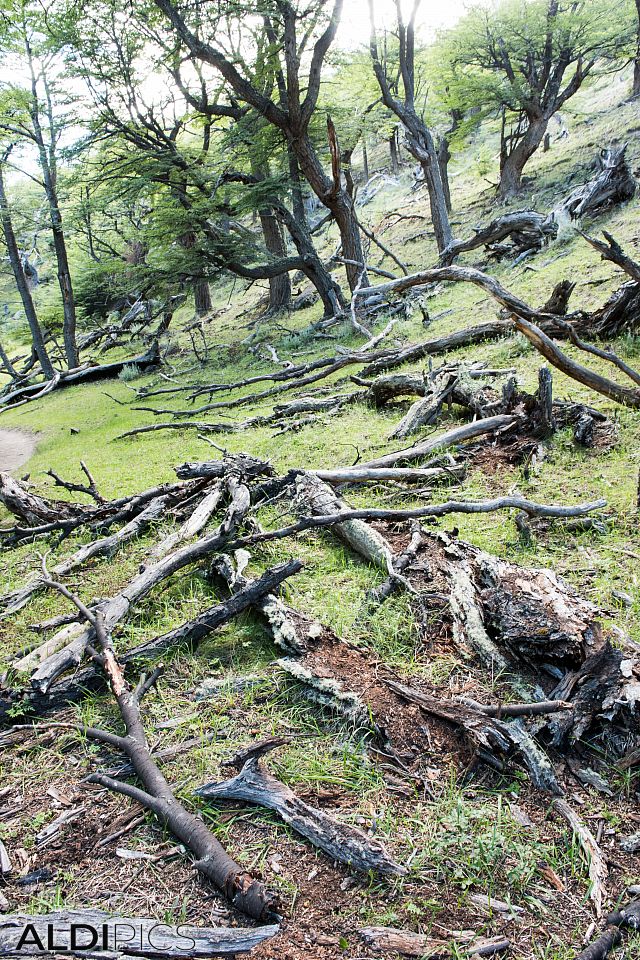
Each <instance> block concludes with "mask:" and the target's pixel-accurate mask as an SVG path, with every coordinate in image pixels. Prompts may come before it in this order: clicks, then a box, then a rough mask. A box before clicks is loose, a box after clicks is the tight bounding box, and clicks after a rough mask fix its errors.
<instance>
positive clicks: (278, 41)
mask: <svg viewBox="0 0 640 960" xmlns="http://www.w3.org/2000/svg"><path fill="white" fill-rule="evenodd" d="M154 2H155V4H156V6H157V7H158V8H159V9H160V10H161V11H162V12H163V13H164V15H165V16H166V17H167V19H168V20H169V22H170V23H171V24H172V26H173V28H174V30H175V31H176V33H177V34H178V36H179V37H180V38H181V39H182V41H183V42H184V43H185V45H186V46H187V47H188V49H189V50H190V51H191V54H192V56H193V57H194V58H195V59H196V60H199V61H201V62H203V63H207V64H209V65H210V66H212V67H214V68H215V70H217V71H218V72H219V73H220V75H221V76H223V77H224V78H225V80H226V81H227V83H228V84H229V87H230V88H231V89H232V90H233V92H234V94H235V96H236V97H237V98H238V99H239V100H240V101H241V102H243V103H246V104H249V105H250V106H252V107H253V108H254V109H255V110H257V111H258V113H260V114H261V115H262V116H263V117H264V118H265V119H266V120H267V121H268V122H269V123H270V124H272V125H273V126H274V127H275V128H276V129H277V130H278V131H279V132H280V134H281V135H282V137H283V138H284V139H285V141H286V144H287V147H288V148H289V150H290V151H291V153H292V154H294V155H295V159H296V161H297V164H298V167H299V169H300V171H301V172H302V174H303V175H304V176H305V178H306V179H307V182H308V183H309V185H310V186H311V189H312V190H313V191H314V192H315V194H316V195H317V196H318V198H319V199H320V201H321V202H322V203H323V204H324V205H325V206H326V207H327V208H328V209H329V210H330V211H331V213H332V214H333V217H334V219H335V221H336V223H337V225H338V229H339V231H340V237H341V240H342V252H343V255H344V258H345V260H347V261H349V263H348V264H347V267H346V271H347V277H348V280H349V285H350V287H351V290H354V289H355V288H356V286H357V285H358V284H359V283H363V282H365V283H366V282H368V281H367V277H366V271H365V275H364V277H363V265H364V253H363V248H362V243H361V238H360V231H359V227H358V222H357V217H356V214H355V209H354V204H353V199H352V197H350V195H349V193H348V191H347V190H345V189H344V187H343V185H342V183H341V180H340V169H339V165H337V164H335V162H334V163H332V173H331V176H329V175H328V174H327V173H326V172H325V169H324V167H323V164H322V161H321V159H320V156H319V154H318V151H317V149H316V146H315V144H314V142H313V138H312V136H311V132H310V124H311V121H312V118H313V116H314V113H315V111H316V107H317V103H318V96H319V93H320V82H321V77H322V70H323V66H324V63H325V60H326V57H327V54H328V52H329V49H330V47H331V45H332V43H333V41H334V39H335V36H336V33H337V30H338V25H339V22H340V16H341V12H342V6H343V0H334V3H333V6H332V9H331V12H330V13H329V15H328V16H326V15H325V8H326V7H327V6H328V2H327V0H313V2H312V3H311V4H308V5H307V6H306V8H305V9H304V10H299V9H298V4H297V3H294V2H292V0H266V2H265V0H259V2H258V0H255V2H254V0H247V2H246V3H244V4H242V5H240V6H239V7H238V6H236V5H235V4H234V5H233V6H231V5H230V7H229V9H228V10H225V9H224V8H222V9H223V15H226V14H227V13H228V14H229V15H230V16H232V17H235V22H236V29H237V30H238V31H240V33H241V34H242V35H244V36H245V38H246V40H247V44H246V45H247V47H248V48H251V47H252V45H253V40H254V38H253V37H252V36H250V35H247V30H246V29H245V28H244V27H243V24H244V23H245V22H247V21H250V20H251V18H252V17H257V18H259V20H260V21H261V22H263V23H264V25H265V32H266V36H267V39H268V41H269V43H268V55H269V56H268V60H269V62H268V64H267V65H268V68H269V69H271V70H273V71H274V72H275V78H276V83H277V88H278V97H277V98H276V99H274V98H273V97H272V96H270V95H269V93H266V94H265V93H264V92H263V91H264V87H265V85H264V82H263V81H264V76H263V75H262V70H261V67H260V66H258V65H256V64H254V69H251V68H250V67H249V66H248V64H247V56H246V55H245V51H244V50H241V51H238V53H237V55H233V56H231V55H227V54H226V53H225V52H224V51H223V50H222V49H220V47H219V46H213V44H212V43H209V42H207V41H205V40H203V39H201V33H202V32H204V31H203V24H202V17H203V8H201V7H198V8H197V9H195V8H188V9H186V10H185V8H184V6H182V5H180V4H178V3H177V2H174V0H154ZM219 10H220V8H219V7H218V6H216V15H217V12H218V11H219ZM189 13H193V14H194V15H195V16H194V25H193V26H190V25H189V23H188V22H187V17H188V16H189ZM299 24H301V25H302V30H301V31H299V30H298V26H299ZM316 28H317V29H316ZM206 33H207V35H209V36H213V35H216V36H220V37H222V36H223V33H224V31H223V30H222V29H220V30H219V31H216V29H215V25H213V24H212V25H211V27H210V28H209V27H207V30H206ZM299 33H301V36H299ZM314 35H315V36H316V40H315V43H314V45H313V49H312V52H311V56H310V58H307V59H308V60H309V69H308V74H307V76H306V78H305V77H304V76H303V75H302V72H301V67H302V62H303V57H304V56H305V54H306V53H307V47H308V46H309V44H310V42H311V40H312V38H313V36H314ZM267 89H268V88H267ZM303 89H304V91H305V92H304V95H303ZM330 146H331V144H330ZM335 153H336V151H335V149H334V150H333V151H332V156H334V157H335Z"/></svg>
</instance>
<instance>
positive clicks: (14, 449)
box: [0, 429, 37, 472]
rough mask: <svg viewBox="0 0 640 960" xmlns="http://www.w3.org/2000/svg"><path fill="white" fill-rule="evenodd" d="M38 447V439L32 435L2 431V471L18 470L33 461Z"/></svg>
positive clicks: (0, 442) (0, 440) (0, 446)
mask: <svg viewBox="0 0 640 960" xmlns="http://www.w3.org/2000/svg"><path fill="white" fill-rule="evenodd" d="M36 446H37V441H36V438H35V437H34V436H33V435H32V434H30V433H23V432H22V431H21V430H4V429H3V430H0V470H4V471H7V472H9V471H11V470H17V469H18V467H21V466H22V464H23V463H26V462H27V460H30V459H31V457H32V456H33V454H34V452H35V449H36Z"/></svg>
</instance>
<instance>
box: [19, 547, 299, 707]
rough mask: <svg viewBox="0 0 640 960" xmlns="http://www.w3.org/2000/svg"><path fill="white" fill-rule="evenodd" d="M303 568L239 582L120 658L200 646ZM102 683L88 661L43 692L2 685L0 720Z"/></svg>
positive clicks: (66, 700)
mask: <svg viewBox="0 0 640 960" xmlns="http://www.w3.org/2000/svg"><path fill="white" fill-rule="evenodd" d="M301 568H302V564H301V563H300V561H298V560H290V561H288V562H287V563H284V564H280V565H278V566H274V567H272V568H270V569H269V570H266V571H265V572H264V573H263V574H262V575H261V576H260V577H259V578H258V579H256V580H250V581H247V582H246V583H243V584H240V585H239V586H238V589H237V591H236V592H235V593H234V594H233V595H232V596H231V597H229V598H228V599H227V600H225V601H224V602H223V603H218V604H215V605H214V606H212V607H210V608H209V609H208V610H205V611H203V613H201V614H199V615H198V616H196V617H194V618H193V619H192V620H189V621H187V622H186V623H184V624H182V625H181V626H180V627H178V628H176V629H174V630H170V631H168V632H167V633H164V634H161V635H160V636H158V637H155V638H153V639H151V640H146V641H145V642H143V643H141V644H138V645H137V646H135V647H132V648H131V649H130V650H128V651H127V652H126V653H123V654H122V656H121V658H120V659H121V662H122V663H123V664H124V665H125V666H126V667H129V666H131V665H132V664H138V663H139V662H141V661H147V660H154V659H158V658H160V657H164V656H166V655H167V654H169V653H170V652H171V651H172V650H173V649H175V648H176V647H178V646H179V645H180V644H181V643H187V644H191V646H192V648H193V649H197V646H198V643H199V641H200V640H201V639H202V638H203V637H205V636H208V635H209V634H210V633H211V632H212V631H213V630H216V629H217V628H218V627H221V626H223V625H224V624H225V623H228V622H229V621H230V620H231V619H233V618H234V617H236V616H238V614H240V613H242V612H243V611H244V610H247V609H248V608H249V607H252V606H254V605H256V604H258V603H259V602H260V600H261V598H262V597H268V596H271V595H272V594H273V592H274V591H275V590H277V589H278V587H279V585H280V584H281V583H283V582H284V580H286V579H287V578H288V577H290V576H292V575H294V574H295V573H297V572H298V570H300V569H301ZM103 686H104V683H103V678H102V674H101V673H100V671H99V670H97V669H96V667H95V666H94V665H93V664H89V665H87V666H86V667H83V668H82V669H81V670H78V671H76V672H75V673H74V674H73V675H71V676H68V677H63V678H62V679H60V680H58V681H57V682H56V683H53V684H51V685H50V686H49V687H48V689H47V691H46V693H44V694H43V693H41V692H40V690H38V689H37V688H34V687H32V688H31V689H27V690H25V689H22V688H19V689H17V690H15V691H11V690H9V691H7V690H2V689H0V723H7V722H12V721H13V720H14V719H15V717H16V716H21V715H32V714H33V713H38V714H41V713H45V712H50V711H52V710H59V709H63V708H64V707H66V706H68V705H69V704H71V703H76V702H78V701H79V700H80V699H82V697H84V696H85V695H86V694H87V693H89V692H92V691H95V690H100V689H102V688H103Z"/></svg>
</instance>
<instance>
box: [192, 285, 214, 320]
mask: <svg viewBox="0 0 640 960" xmlns="http://www.w3.org/2000/svg"><path fill="white" fill-rule="evenodd" d="M193 299H194V301H195V308H196V313H197V314H198V316H199V317H206V316H207V314H209V313H211V310H212V307H213V305H212V303H211V290H210V289H209V281H208V280H197V281H196V283H195V285H194V288H193Z"/></svg>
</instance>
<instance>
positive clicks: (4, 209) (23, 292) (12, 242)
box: [0, 162, 55, 380]
mask: <svg viewBox="0 0 640 960" xmlns="http://www.w3.org/2000/svg"><path fill="white" fill-rule="evenodd" d="M0 219H1V220H2V232H3V233H4V239H5V243H6V245H7V253H8V256H9V263H10V265H11V270H12V272H13V276H14V279H15V281H16V286H17V288H18V293H19V294H20V299H21V300H22V306H23V309H24V313H25V316H26V318H27V323H28V324H29V330H30V332H31V342H32V343H33V349H34V350H35V352H36V354H37V355H38V360H39V361H40V366H41V367H42V372H43V373H44V375H45V377H46V378H47V379H48V380H51V379H52V378H53V376H54V374H55V370H54V369H53V364H52V363H51V359H50V357H49V354H48V352H47V348H46V346H45V342H44V334H43V332H42V328H41V326H40V321H39V320H38V315H37V314H36V308H35V306H34V303H33V298H32V296H31V291H30V290H29V284H28V283H27V279H26V277H25V275H24V269H23V266H22V259H21V257H20V251H19V249H18V243H17V241H16V235H15V233H14V230H13V220H12V219H11V211H10V209H9V203H8V201H7V195H6V192H5V187H4V170H3V165H2V162H0Z"/></svg>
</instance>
